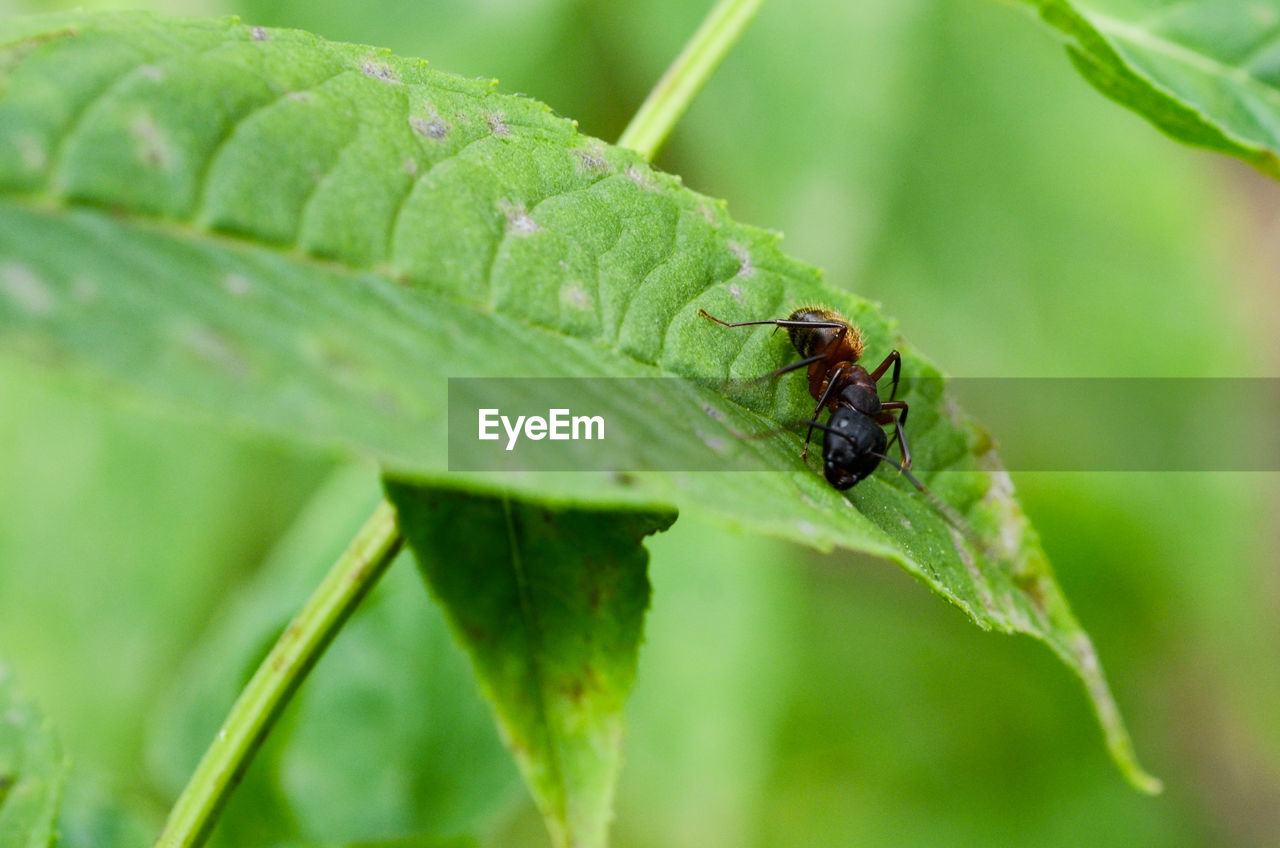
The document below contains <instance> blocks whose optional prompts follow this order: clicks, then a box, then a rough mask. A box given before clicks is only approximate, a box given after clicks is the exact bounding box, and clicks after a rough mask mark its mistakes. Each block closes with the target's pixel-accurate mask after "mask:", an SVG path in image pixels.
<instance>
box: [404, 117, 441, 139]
mask: <svg viewBox="0 0 1280 848" xmlns="http://www.w3.org/2000/svg"><path fill="white" fill-rule="evenodd" d="M409 126H410V127H412V128H413V131H414V132H416V133H417V134H418V135H420V136H423V137H424V138H430V139H434V140H435V141H442V140H444V138H445V137H447V136H448V135H449V125H448V124H446V123H445V122H444V121H443V120H441V118H440V116H439V115H433V116H432V117H430V118H410V119H409Z"/></svg>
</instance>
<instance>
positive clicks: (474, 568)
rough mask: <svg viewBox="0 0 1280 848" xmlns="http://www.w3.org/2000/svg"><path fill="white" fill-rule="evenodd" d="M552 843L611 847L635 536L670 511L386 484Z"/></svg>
mask: <svg viewBox="0 0 1280 848" xmlns="http://www.w3.org/2000/svg"><path fill="white" fill-rule="evenodd" d="M387 493H388V495H389V496H390V498H391V500H392V501H393V502H394V503H395V504H396V508H397V512H398V514H399V516H400V525H401V528H402V529H403V531H404V535H405V539H406V540H407V541H408V542H409V544H410V545H411V546H412V548H413V550H414V553H415V554H417V557H418V563H419V565H420V566H421V568H422V571H423V574H424V575H425V576H426V579H427V582H428V583H429V584H430V586H431V590H432V593H433V594H434V595H435V596H436V597H437V598H438V599H439V600H440V602H441V603H442V604H444V606H445V609H446V610H448V613H449V618H450V621H451V623H452V625H453V630H454V633H455V635H457V637H458V639H459V640H460V641H461V642H462V644H463V645H464V646H465V647H466V649H467V651H468V652H469V653H470V654H471V658H472V661H473V663H474V664H475V667H476V671H477V673H478V674H479V677H480V685H481V686H482V687H483V688H484V690H485V692H486V694H487V695H488V696H489V698H490V700H492V701H493V703H494V706H495V708H496V711H497V714H498V719H499V722H500V723H501V725H502V728H503V732H504V735H505V736H506V739H507V745H508V747H510V748H511V750H512V751H513V752H514V753H515V756H516V761H517V762H518V763H519V765H520V768H521V770H522V771H523V772H524V775H525V780H526V782H528V784H529V785H530V786H531V787H532V788H533V791H534V797H535V799H536V800H537V802H538V807H539V809H540V810H541V811H542V815H543V818H544V820H545V821H546V822H547V824H548V827H549V828H550V830H551V837H552V842H553V843H554V844H555V845H556V846H571V845H573V846H583V848H595V847H596V846H604V845H605V844H607V833H608V825H609V820H610V818H611V817H612V811H613V792H614V786H615V784H616V781H617V775H618V771H619V769H620V768H621V765H622V730H623V721H622V708H623V703H624V702H625V700H626V696H627V693H628V692H629V691H630V690H631V683H632V681H633V680H634V678H635V670H636V658H637V653H638V651H639V648H640V640H641V637H642V635H643V630H644V627H643V622H644V612H645V610H646V609H647V608H648V606H649V579H648V576H647V574H646V565H647V564H648V559H649V558H648V553H647V552H646V551H645V550H644V549H643V548H642V547H641V546H640V540H641V539H642V538H643V537H644V536H647V535H648V534H650V533H654V532H656V531H658V530H663V529H666V527H668V526H669V525H670V524H671V522H672V521H674V520H675V514H674V513H671V512H667V513H650V512H636V513H626V512H597V511H590V510H582V509H569V510H556V509H553V508H550V507H547V506H542V505H537V504H527V503H523V502H520V501H513V500H511V499H508V498H501V497H496V498H495V497H487V496H482V495H459V494H458V493H457V492H455V491H452V490H448V489H434V490H433V489H428V488H425V487H422V486H418V485H412V484H400V483H395V482H389V483H388V485H387Z"/></svg>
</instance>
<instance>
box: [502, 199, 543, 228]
mask: <svg viewBox="0 0 1280 848" xmlns="http://www.w3.org/2000/svg"><path fill="white" fill-rule="evenodd" d="M498 208H499V209H501V210H502V215H503V217H505V218H506V219H507V232H508V233H510V234H512V235H521V236H527V235H532V234H533V233H536V232H538V231H539V230H541V229H542V227H540V226H538V222H537V221H535V220H533V218H532V217H530V215H529V211H528V210H527V209H525V207H524V204H521V203H512V202H511V201H509V200H502V201H499V202H498Z"/></svg>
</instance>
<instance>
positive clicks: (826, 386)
mask: <svg viewBox="0 0 1280 848" xmlns="http://www.w3.org/2000/svg"><path fill="white" fill-rule="evenodd" d="M698 314H700V315H701V316H702V317H703V318H707V319H709V320H711V321H715V322H716V323H717V324H722V325H724V326H725V327H751V326H756V325H759V324H773V325H774V326H776V327H785V328H786V330H787V335H789V336H790V337H791V344H792V345H794V346H795V349H796V350H797V351H798V352H799V353H800V356H801V357H803V358H802V359H801V360H800V361H799V362H793V363H791V364H790V365H784V366H783V367H781V368H779V369H778V370H777V371H774V372H773V373H771V374H766V375H765V376H763V377H761V378H759V379H761V380H768V379H772V378H774V377H780V376H781V375H783V374H786V373H787V372H788V371H795V370H797V369H800V368H805V367H807V368H808V369H809V394H811V395H813V397H814V398H815V399H816V400H817V401H818V405H817V406H815V407H814V409H813V418H812V420H810V421H806V422H805V423H806V424H808V425H809V429H808V432H806V434H805V438H804V451H803V452H802V453H801V454H800V458H801V459H804V458H805V457H807V456H808V455H809V440H810V439H811V438H812V437H813V431H814V428H817V429H819V430H822V431H823V433H824V435H823V438H822V460H823V473H824V474H825V476H826V478H827V482H828V483H830V484H831V485H832V486H834V487H835V488H837V489H848V488H850V487H852V486H853V485H854V484H856V483H857V482H858V481H859V480H862V479H864V478H866V477H868V476H870V474H871V472H873V471H875V470H876V466H878V465H879V464H880V461H881V460H884V461H885V462H888V463H889V464H891V465H895V466H897V467H898V470H899V471H902V472H904V473H906V474H907V476H908V477H911V474H910V471H909V470H908V469H910V468H911V450H910V449H909V448H908V447H907V437H906V434H905V433H903V430H902V427H903V425H904V424H906V423H907V402H906V401H903V400H894V399H893V398H894V396H895V395H896V394H897V393H898V377H899V376H900V375H901V373H902V357H901V356H900V355H899V354H898V352H897V351H896V350H893V351H890V352H889V355H888V356H886V357H885V358H884V361H883V362H881V363H880V364H879V365H878V366H876V368H875V370H874V371H867V369H866V368H863V367H862V366H861V365H859V364H858V359H859V358H861V356H862V350H863V342H862V333H861V332H860V331H859V330H858V328H857V327H856V326H854V325H853V324H850V323H849V322H848V321H847V320H845V318H844V317H843V316H841V315H840V313H838V312H835V311H834V310H831V309H822V308H819V307H812V306H806V307H803V308H801V309H797V310H796V311H795V312H792V313H791V314H790V315H789V316H788V317H786V318H774V319H770V320H767V321H736V322H730V321H722V320H721V319H719V318H717V317H715V316H714V315H712V314H711V313H709V312H707V311H706V310H705V309H699V310H698ZM890 365H892V366H893V377H892V380H891V381H892V384H893V388H892V389H891V390H890V392H889V400H887V401H884V402H881V400H880V393H879V391H878V390H877V388H876V383H878V382H879V381H880V378H881V377H883V376H884V375H885V372H886V371H888V370H889V366H890ZM823 407H827V408H829V409H830V410H831V416H830V417H829V418H828V419H827V423H826V424H823V423H821V422H819V421H818V420H817V418H818V414H819V413H820V412H822V408H823ZM893 411H897V412H898V414H897V415H894V414H893ZM886 424H893V426H894V435H893V439H894V440H896V441H897V442H898V450H899V451H901V453H902V464H901V465H898V463H896V462H894V461H893V460H892V459H889V457H887V456H886V455H885V454H886V453H887V451H888V449H889V445H891V444H892V441H891V440H889V439H887V438H886V437H885V434H884V429H883V425H886ZM911 479H912V482H913V483H914V482H915V478H914V477H911ZM917 485H919V484H918V483H917Z"/></svg>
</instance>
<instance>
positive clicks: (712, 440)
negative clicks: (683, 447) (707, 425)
mask: <svg viewBox="0 0 1280 848" xmlns="http://www.w3.org/2000/svg"><path fill="white" fill-rule="evenodd" d="M697 432H698V439H699V440H701V441H702V443H703V444H704V445H706V446H707V447H709V448H711V450H713V451H715V452H716V453H721V454H722V453H724V452H725V451H726V450H728V448H729V445H728V443H727V442H725V440H724V439H723V438H721V437H720V436H712V435H711V434H709V433H704V432H702V431H701V430H698V431H697Z"/></svg>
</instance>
